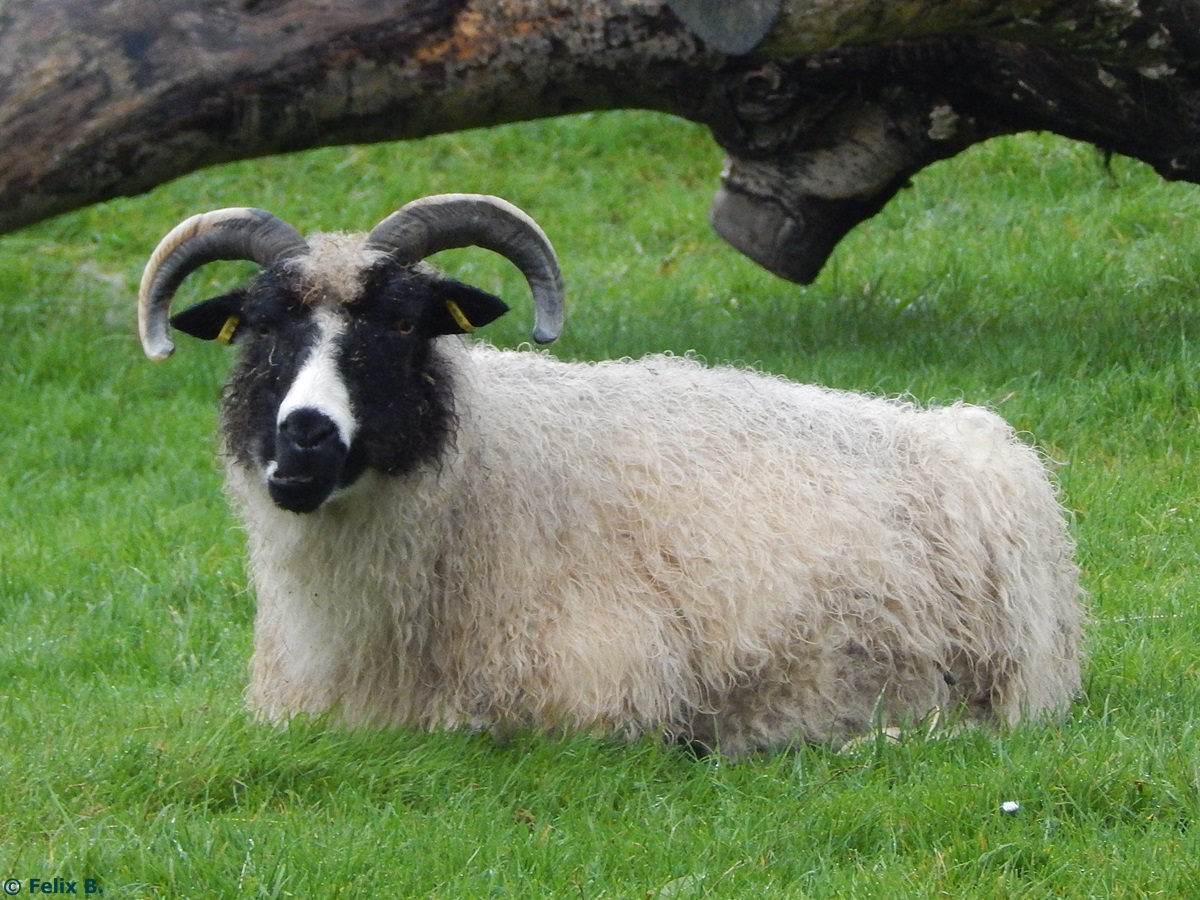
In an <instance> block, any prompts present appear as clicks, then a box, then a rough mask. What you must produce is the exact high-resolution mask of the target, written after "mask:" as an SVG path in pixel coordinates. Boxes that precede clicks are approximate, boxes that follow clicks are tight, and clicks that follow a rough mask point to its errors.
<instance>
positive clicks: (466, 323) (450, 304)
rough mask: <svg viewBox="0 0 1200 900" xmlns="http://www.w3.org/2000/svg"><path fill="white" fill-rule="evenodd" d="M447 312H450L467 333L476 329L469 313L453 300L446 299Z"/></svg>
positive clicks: (455, 321) (451, 316) (456, 322)
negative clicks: (468, 316)
mask: <svg viewBox="0 0 1200 900" xmlns="http://www.w3.org/2000/svg"><path fill="white" fill-rule="evenodd" d="M446 312H448V313H450V318H452V319H453V320H454V323H455V324H456V325H457V326H458V327H459V328H461V329H462V330H463V331H465V332H466V333H467V334H470V333H471V332H472V331H474V330H475V326H474V325H472V324H471V320H470V319H468V318H467V314H466V313H464V312H463V311H462V309H461V308H460V307H459V305H458V304H457V303H455V302H454V301H453V300H447V301H446Z"/></svg>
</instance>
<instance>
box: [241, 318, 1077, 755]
mask: <svg viewBox="0 0 1200 900" xmlns="http://www.w3.org/2000/svg"><path fill="white" fill-rule="evenodd" d="M438 346H439V352H441V353H443V354H444V355H445V356H446V358H447V360H448V362H449V363H450V365H451V366H452V371H453V372H454V373H455V374H454V380H455V384H456V411H457V414H458V423H459V424H458V430H457V432H456V434H455V436H454V438H453V440H452V442H451V444H452V445H451V447H450V448H449V449H448V451H447V452H446V454H445V456H444V458H443V459H441V460H439V461H438V462H437V463H436V464H431V465H428V466H426V467H425V468H423V469H421V470H420V471H419V472H417V473H416V474H414V475H411V476H406V477H393V478H389V477H385V476H382V475H378V474H372V473H368V475H367V476H365V477H364V479H362V480H361V481H360V482H359V483H358V484H357V485H355V486H354V487H352V488H351V489H349V490H347V491H345V492H343V493H341V494H339V495H338V496H337V497H335V498H334V499H333V500H331V501H330V502H329V503H328V504H326V506H325V507H323V508H322V509H320V510H318V511H317V512H315V513H311V514H308V515H296V514H293V513H289V512H285V511H281V510H279V509H278V508H276V507H275V506H274V505H273V504H272V503H271V501H270V499H269V498H268V496H267V495H266V493H265V490H264V489H263V485H262V483H261V480H260V479H259V478H258V477H257V476H255V475H254V474H253V473H250V472H247V471H245V470H243V469H241V468H239V467H238V465H237V464H236V463H234V462H233V461H232V458H230V462H229V463H228V476H229V486H230V489H231V493H232V495H233V496H234V498H235V499H236V502H237V505H238V506H239V508H240V510H241V512H242V515H243V516H244V518H245V522H246V526H247V531H248V536H249V544H250V563H251V572H252V575H253V580H254V584H255V587H256V590H257V594H258V615H257V620H256V625H255V652H254V660H253V666H252V668H253V672H252V681H251V686H250V689H249V699H250V702H251V704H252V706H254V707H255V708H256V709H258V710H260V711H261V712H262V713H263V714H264V715H266V716H267V717H269V718H272V719H276V720H285V719H287V718H288V717H290V716H292V715H294V714H296V713H300V712H313V713H321V712H326V711H332V712H334V714H335V715H336V716H338V717H340V718H341V719H343V720H344V721H346V722H349V723H365V724H371V725H379V726H391V725H396V726H405V725H407V726H421V727H457V726H470V727H477V728H489V729H492V730H494V731H497V732H501V733H503V732H509V731H512V730H515V729H522V728H535V729H550V730H558V729H579V730H589V731H597V732H611V733H618V734H623V735H635V734H639V733H643V732H652V733H668V734H674V735H677V736H683V737H691V738H695V739H696V740H699V741H702V742H704V743H706V744H709V745H712V746H719V747H720V749H721V750H722V751H723V752H725V753H730V754H738V753H742V752H746V751H748V750H751V749H754V748H761V747H776V746H782V745H786V744H787V743H789V742H793V741H798V740H818V741H823V740H840V739H843V738H845V737H848V736H850V735H852V734H855V733H860V732H862V731H863V730H865V729H867V728H869V727H871V726H872V725H886V724H892V723H903V722H905V721H909V720H912V719H915V718H918V717H921V716H923V715H925V714H926V713H928V712H929V711H930V710H932V709H934V708H938V707H943V708H944V707H952V706H956V705H962V706H963V707H964V708H965V709H966V710H967V712H968V713H970V714H972V715H977V716H979V717H982V718H989V719H995V720H997V721H1000V722H1005V723H1011V722H1015V721H1016V720H1017V719H1018V717H1019V716H1021V715H1027V714H1040V713H1044V712H1052V711H1056V710H1061V709H1062V708H1063V707H1064V706H1065V705H1066V704H1067V703H1068V702H1069V700H1070V698H1071V696H1072V695H1073V694H1074V693H1075V692H1076V691H1077V690H1078V688H1079V685H1080V671H1079V664H1080V662H1079V641H1080V628H1081V619H1082V616H1083V612H1082V605H1081V602H1080V601H1081V598H1080V591H1079V587H1078V583H1077V572H1076V568H1075V566H1074V563H1073V562H1072V554H1073V547H1072V544H1071V541H1070V538H1069V536H1068V534H1067V530H1066V527H1065V523H1064V518H1063V515H1062V511H1061V509H1060V507H1059V505H1058V502H1057V499H1056V496H1055V492H1054V489H1053V487H1052V485H1051V483H1050V481H1049V480H1048V478H1047V474H1046V471H1045V467H1044V466H1043V464H1042V461H1041V459H1040V458H1039V457H1038V455H1037V453H1036V452H1035V451H1034V450H1033V449H1031V448H1029V447H1028V446H1026V445H1024V444H1022V443H1021V442H1020V441H1019V440H1017V438H1016V437H1015V435H1014V434H1013V432H1012V430H1011V429H1010V428H1009V427H1008V426H1007V425H1006V424H1005V423H1004V422H1003V421H1002V420H1001V419H1000V418H999V417H998V416H996V415H994V414H993V413H991V412H988V411H986V410H983V409H979V408H976V407H971V406H966V405H961V404H960V405H955V406H951V407H946V408H941V409H932V410H923V409H921V408H919V407H917V406H916V405H914V404H911V403H908V402H903V401H897V400H884V399H878V398H871V397H867V396H863V395H859V394H852V393H845V392H838V391H832V390H828V389H824V388H820V387H813V386H807V385H799V384H795V383H791V382H788V381H785V380H783V379H781V378H775V377H771V376H768V375H763V374H759V373H755V372H751V371H746V370H743V369H738V368H706V367H704V366H701V365H699V364H697V363H696V362H693V361H690V360H687V359H680V358H675V357H663V356H656V357H649V358H647V359H644V360H641V361H637V362H630V361H622V362H604V363H595V364H570V363H564V362H560V361H557V360H555V359H554V358H552V357H550V356H548V355H544V354H540V353H514V352H504V351H498V350H495V349H492V348H490V347H487V346H485V345H473V346H471V347H469V348H466V347H464V346H463V345H462V344H461V343H460V342H459V341H458V340H456V339H442V340H441V341H439V345H438Z"/></svg>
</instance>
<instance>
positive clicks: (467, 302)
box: [425, 281, 508, 334]
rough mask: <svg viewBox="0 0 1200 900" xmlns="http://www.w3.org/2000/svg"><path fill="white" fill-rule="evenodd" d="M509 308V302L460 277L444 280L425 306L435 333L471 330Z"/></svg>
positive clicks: (430, 325) (455, 332) (469, 331)
mask: <svg viewBox="0 0 1200 900" xmlns="http://www.w3.org/2000/svg"><path fill="white" fill-rule="evenodd" d="M506 312H508V304H507V303H505V302H504V301H503V300H501V299H500V298H499V297H495V296H493V295H492V294H489V293H488V292H487V291H481V290H479V288H474V287H471V286H470V285H469V284H462V283H461V282H457V281H444V282H441V283H440V284H438V285H437V286H436V287H435V289H434V295H433V300H432V301H431V302H430V304H429V306H428V307H427V308H426V310H425V318H426V325H427V327H428V328H429V332H430V333H431V334H470V333H471V332H472V331H474V330H475V329H476V328H482V327H483V326H484V325H487V324H489V323H490V322H494V321H496V319H498V318H500V317H501V316H502V315H504V314H505V313H506Z"/></svg>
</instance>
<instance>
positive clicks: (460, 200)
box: [367, 194, 563, 344]
mask: <svg viewBox="0 0 1200 900" xmlns="http://www.w3.org/2000/svg"><path fill="white" fill-rule="evenodd" d="M367 245H368V246H369V247H372V248H374V249H376V250H383V251H384V252H386V253H387V254H388V255H389V256H391V257H393V258H394V259H397V260H399V261H400V262H402V263H404V264H412V263H415V262H417V261H418V260H422V259H424V258H425V257H427V256H432V255H433V254H434V253H437V252H439V251H441V250H450V249H453V248H455V247H483V248H484V249H485V250H491V251H493V252H494V253H499V254H500V255H501V256H504V257H505V258H507V259H508V260H510V261H511V262H512V263H513V264H514V265H515V266H516V267H517V268H518V269H520V270H521V274H522V275H524V276H525V280H526V281H528V282H529V288H530V290H531V291H532V292H533V302H534V325H533V339H534V340H535V341H537V342H538V343H539V344H548V343H550V342H551V341H553V340H555V339H556V338H557V337H558V335H559V333H560V332H561V331H562V322H563V279H562V270H561V269H560V268H559V266H558V257H557V255H555V253H554V247H552V246H551V245H550V239H549V238H548V237H546V233H545V232H544V231H542V229H541V228H540V227H539V226H538V224H537V222H535V221H533V219H531V218H530V217H529V216H527V215H526V214H525V213H524V212H522V211H521V210H519V209H518V208H517V207H515V206H513V205H512V204H511V203H509V202H508V201H507V200H501V199H500V198H499V197H489V196H487V195H484V194H437V195H435V196H432V197H424V198H422V199H420V200H414V201H412V202H411V203H408V204H405V205H404V206H402V207H401V208H400V209H398V210H396V211H395V212H394V213H392V214H391V215H390V216H388V217H387V218H386V219H384V220H383V221H382V222H380V223H379V224H378V225H376V226H375V227H374V228H373V229H372V230H371V233H370V234H369V235H368V236H367Z"/></svg>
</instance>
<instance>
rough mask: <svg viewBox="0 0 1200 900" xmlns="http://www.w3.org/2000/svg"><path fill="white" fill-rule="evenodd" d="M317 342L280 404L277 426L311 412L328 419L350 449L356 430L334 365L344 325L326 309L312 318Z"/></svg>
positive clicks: (345, 394)
mask: <svg viewBox="0 0 1200 900" xmlns="http://www.w3.org/2000/svg"><path fill="white" fill-rule="evenodd" d="M313 319H314V321H315V322H316V326H317V343H316V346H315V347H314V348H313V351H312V352H311V353H310V354H309V356H308V358H307V359H306V360H304V362H303V363H302V364H301V366H300V371H299V372H298V373H297V375H296V380H295V381H293V382H292V386H291V388H289V389H288V392H287V395H286V396H285V397H284V398H283V403H281V404H280V405H279V415H278V416H277V417H276V419H275V424H276V427H278V426H279V425H281V424H282V423H283V420H284V419H286V418H287V417H288V416H289V415H291V414H292V413H293V412H295V411H296V410H298V409H313V410H316V411H317V412H320V413H323V414H325V415H326V416H328V417H329V419H330V420H331V421H332V422H333V424H334V425H335V426H336V427H337V430H338V436H339V437H340V438H341V439H342V443H343V444H345V445H346V446H347V447H349V446H350V443H351V441H352V440H353V439H354V435H355V433H356V432H357V430H358V423H357V422H356V421H355V419H354V410H353V408H352V407H351V405H350V391H349V389H348V388H347V387H346V382H345V380H344V379H343V378H342V373H341V372H340V371H339V369H338V365H337V343H338V338H339V337H340V336H341V334H342V332H343V331H345V327H346V326H345V323H344V322H343V321H342V320H341V319H339V318H338V317H337V316H335V315H334V314H333V313H331V312H329V311H328V310H324V309H319V310H317V312H316V314H315V315H314V317H313Z"/></svg>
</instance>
